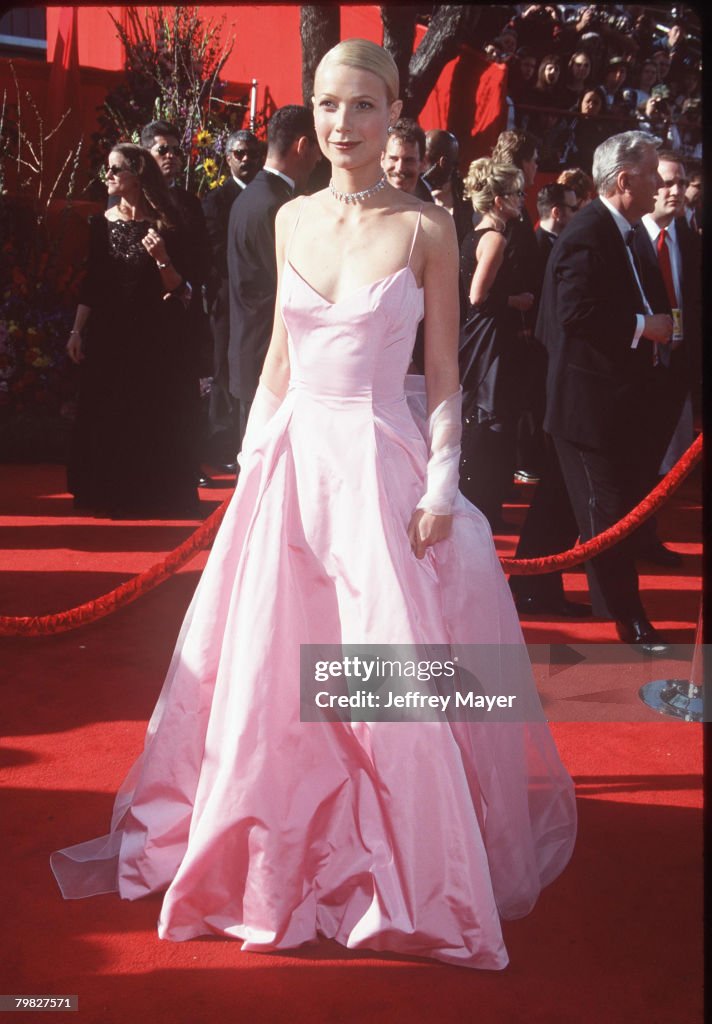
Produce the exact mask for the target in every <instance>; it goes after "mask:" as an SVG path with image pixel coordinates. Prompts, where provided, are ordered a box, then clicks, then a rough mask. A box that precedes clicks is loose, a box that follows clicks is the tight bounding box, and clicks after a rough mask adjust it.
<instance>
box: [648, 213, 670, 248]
mask: <svg viewBox="0 0 712 1024" xmlns="http://www.w3.org/2000/svg"><path fill="white" fill-rule="evenodd" d="M643 224H644V225H645V228H646V230H647V232H648V234H649V235H650V240H651V241H652V242H657V240H658V235H659V234H660V232H661V231H662V228H661V227H660V225H659V224H656V223H655V221H654V220H653V218H652V217H651V216H650V214H649V213H646V214H645V216H644V217H643ZM666 230H667V234H668V238H669V239H670V241H671V242H672V243H673V244H674V243H675V242H676V241H677V229H676V227H675V219H674V218H673V219H672V220H671V221H670V223H669V224H668V226H667V229H666Z"/></svg>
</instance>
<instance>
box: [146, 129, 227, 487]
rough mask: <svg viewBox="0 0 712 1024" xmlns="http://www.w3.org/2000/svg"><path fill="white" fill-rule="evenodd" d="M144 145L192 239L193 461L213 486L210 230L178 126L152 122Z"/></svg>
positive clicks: (204, 483) (201, 479) (200, 478)
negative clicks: (207, 460)
mask: <svg viewBox="0 0 712 1024" xmlns="http://www.w3.org/2000/svg"><path fill="white" fill-rule="evenodd" d="M141 145H142V146H143V147H144V149H148V150H150V152H151V155H152V156H153V159H154V160H155V161H156V163H157V164H158V166H159V168H160V171H161V174H162V175H163V177H164V179H165V181H166V184H167V185H168V187H169V188H170V190H171V197H172V198H173V200H174V202H175V204H176V206H177V208H178V212H179V214H180V217H181V219H182V221H183V226H184V229H185V232H186V235H187V240H188V244H187V246H186V255H187V256H188V258H189V260H190V264H189V266H188V268H187V269H188V275H187V276H188V281H189V282H190V286H191V289H192V294H191V299H190V305H189V306H188V317H189V321H190V332H191V336H192V338H193V343H194V347H193V353H194V365H195V378H196V384H195V386H196V400H195V406H194V407H193V408H191V409H186V416H188V417H190V419H191V420H192V421H193V436H194V438H195V448H194V453H193V461H194V463H195V474H196V479H197V483H198V486H199V487H209V486H210V485H211V484H212V480H211V479H210V477H208V476H207V475H205V474H204V473H203V471H202V470H201V468H200V463H201V454H202V453H201V449H202V438H203V434H204V423H203V417H202V416H201V408H200V399H199V390H198V380H199V378H200V377H208V376H210V374H211V372H212V358H211V352H210V349H211V340H210V326H209V324H208V318H207V314H206V312H205V309H204V306H203V286H204V285H205V283H206V281H207V279H208V274H209V273H210V262H211V257H210V243H209V241H208V232H207V228H206V226H205V217H204V216H203V208H202V206H201V205H200V200H199V199H198V197H197V196H195V195H193V193H192V192H188V191H187V189H185V188H183V187H182V186H181V185H179V184H178V181H177V179H178V175H179V174H180V171H181V169H182V167H183V149H182V147H181V144H180V141H179V133H178V129H177V128H175V127H174V126H173V125H172V124H169V122H168V121H151V122H150V123H149V124H147V125H144V127H143V128H142V129H141Z"/></svg>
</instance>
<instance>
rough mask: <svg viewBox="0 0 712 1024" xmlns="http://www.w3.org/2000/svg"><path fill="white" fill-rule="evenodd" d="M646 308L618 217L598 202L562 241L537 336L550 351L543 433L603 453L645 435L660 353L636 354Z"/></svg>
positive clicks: (645, 346)
mask: <svg viewBox="0 0 712 1024" xmlns="http://www.w3.org/2000/svg"><path fill="white" fill-rule="evenodd" d="M644 311H645V308H644V303H643V300H642V296H641V294H640V289H639V288H638V286H637V284H636V281H635V276H634V274H633V270H632V268H631V265H630V261H629V259H628V254H627V252H626V246H625V243H624V241H623V239H622V237H621V234H620V232H619V230H618V227H617V226H616V223H615V221H614V220H613V217H612V216H611V214H610V213H609V211H608V210H607V209H606V207H605V206H604V205H603V203H602V202H601V201H600V199H596V200H594V202H592V203H590V204H589V205H588V206H587V207H586V208H585V209H584V210H582V211H581V212H580V213H578V214H577V215H576V217H574V219H573V220H572V221H571V223H570V224H569V225H568V226H567V228H566V231H564V232H562V234H561V235H560V236H559V238H558V239H557V242H556V245H555V247H554V249H553V251H552V253H551V256H550V258H549V263H548V266H547V270H546V275H545V278H544V287H543V291H542V297H541V304H540V309H539V317H538V320H537V328H536V334H537V337H538V338H540V339H541V341H542V342H543V343H544V345H545V346H546V349H547V351H548V353H549V368H548V375H547V405H546V416H545V419H544V429H545V430H546V431H547V432H548V433H550V434H552V435H553V436H554V437H560V438H563V439H564V440H568V441H571V442H574V443H576V444H581V445H585V446H588V447H591V448H595V449H598V450H602V451H613V450H615V449H616V448H617V447H618V446H620V445H625V444H627V443H634V441H635V440H636V439H639V438H640V436H641V434H643V435H644V424H645V422H646V415H649V414H650V413H649V410H648V406H647V404H646V401H647V400H648V399H650V397H651V391H650V388H651V384H652V372H653V350H652V346H651V344H650V342H649V341H648V340H647V339H646V338H640V340H639V342H638V346H637V348H635V349H633V348H631V342H632V340H633V335H634V334H635V327H636V314H637V313H644Z"/></svg>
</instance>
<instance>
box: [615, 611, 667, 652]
mask: <svg viewBox="0 0 712 1024" xmlns="http://www.w3.org/2000/svg"><path fill="white" fill-rule="evenodd" d="M616 631H617V633H618V636H619V637H620V638H621V640H622V641H623V643H624V644H632V645H633V646H635V647H638V648H640V650H641V651H643V652H644V653H645V654H655V655H660V654H666V653H667V651H668V648H669V646H670V645H669V644H667V643H665V641H664V640H663V638H662V636H661V635H660V633H658V631H657V629H656V628H655V626H653V625H652V624H651V623H650V622H648V620H647V619H620V620H619V621H618V622H616Z"/></svg>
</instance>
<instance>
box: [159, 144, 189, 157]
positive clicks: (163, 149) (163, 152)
mask: <svg viewBox="0 0 712 1024" xmlns="http://www.w3.org/2000/svg"><path fill="white" fill-rule="evenodd" d="M156 152H157V153H158V155H159V156H168V154H169V153H172V154H173V156H182V155H183V150H182V149H181V148H180V146H166V145H165V143H164V144H163V145H162V146H157V147H156Z"/></svg>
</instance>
